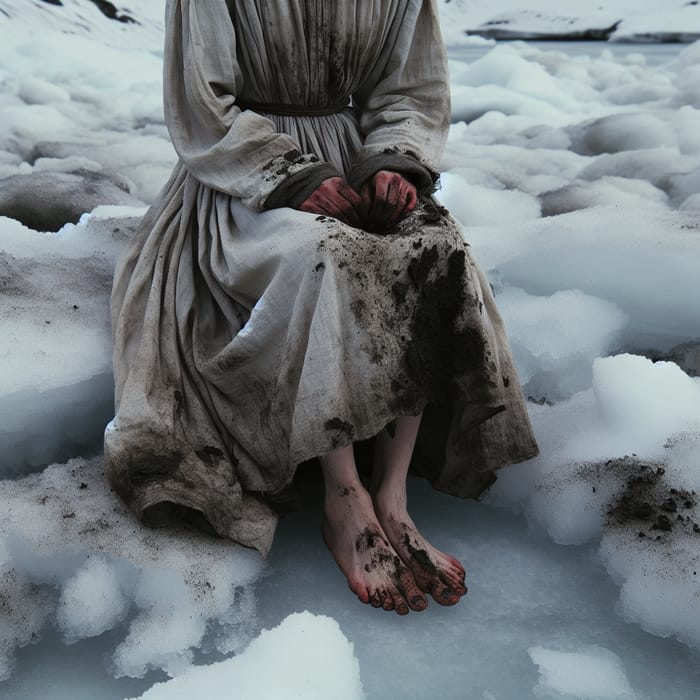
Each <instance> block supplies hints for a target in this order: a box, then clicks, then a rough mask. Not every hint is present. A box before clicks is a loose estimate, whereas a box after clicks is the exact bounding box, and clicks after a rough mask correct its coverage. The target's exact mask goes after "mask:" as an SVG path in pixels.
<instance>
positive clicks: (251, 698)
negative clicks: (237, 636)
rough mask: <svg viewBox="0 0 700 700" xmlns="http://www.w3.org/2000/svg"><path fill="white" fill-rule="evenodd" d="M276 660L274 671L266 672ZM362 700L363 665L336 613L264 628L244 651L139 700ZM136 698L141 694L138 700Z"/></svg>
mask: <svg viewBox="0 0 700 700" xmlns="http://www.w3.org/2000/svg"><path fill="white" fill-rule="evenodd" d="M271 659H274V660H275V665H274V671H273V672H267V673H261V670H262V669H267V668H269V665H270V660H271ZM202 696H206V697H207V698H208V700H227V699H228V698H235V697H239V698H246V700H278V698H290V699H291V698H300V699H301V698H303V699H304V700H328V698H333V700H362V699H363V698H364V697H365V694H364V692H363V690H362V681H361V680H360V666H359V663H358V661H357V658H356V657H355V656H354V654H353V645H352V644H351V643H350V642H348V640H347V639H346V638H345V636H344V635H343V633H342V632H341V630H340V627H339V626H338V623H337V622H336V621H335V620H333V619H332V618H329V617H325V616H318V615H312V614H311V613H308V612H304V613H295V614H293V615H290V616H289V617H287V618H285V619H284V620H283V621H282V622H281V623H280V624H279V625H278V626H277V627H275V628H274V629H272V630H263V632H262V633H261V634H260V636H259V637H257V638H256V639H255V640H253V642H251V644H250V645H249V646H248V648H247V649H246V650H245V651H244V652H243V653H242V654H240V655H239V656H236V657H234V658H233V659H229V660H228V661H222V662H220V663H218V664H213V665H211V666H206V667H199V668H194V669H192V670H191V671H189V672H187V673H185V674H183V675H182V676H179V677H178V678H175V679H174V680H172V681H169V682H168V683H162V684H159V685H156V686H154V687H153V688H152V689H151V690H148V691H147V692H146V693H144V694H143V695H142V696H140V698H138V700H179V699H182V700H188V699H189V698H192V697H202ZM134 700H136V699H134Z"/></svg>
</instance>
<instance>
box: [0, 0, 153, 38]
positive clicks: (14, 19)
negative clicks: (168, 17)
mask: <svg viewBox="0 0 700 700" xmlns="http://www.w3.org/2000/svg"><path fill="white" fill-rule="evenodd" d="M164 7H165V0H141V2H139V3H138V4H137V5H135V6H134V5H131V6H130V7H124V6H123V5H121V4H116V5H115V4H114V3H112V2H109V0H29V1H27V0H0V27H1V26H2V25H3V24H5V23H7V24H10V23H11V24H12V25H13V26H17V25H20V26H24V27H31V28H33V29H35V28H36V27H41V26H50V27H52V28H54V29H56V30H58V31H60V32H65V33H67V34H69V35H84V36H89V37H91V38H93V39H95V40H97V41H100V42H104V43H106V44H112V45H121V46H124V45H128V46H130V47H143V46H147V47H150V46H153V47H159V45H160V40H161V37H162V32H163V14H164Z"/></svg>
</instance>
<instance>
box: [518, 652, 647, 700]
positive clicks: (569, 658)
mask: <svg viewBox="0 0 700 700" xmlns="http://www.w3.org/2000/svg"><path fill="white" fill-rule="evenodd" d="M528 654H529V655H530V658H531V659H532V662H533V663H534V664H536V665H537V667H538V668H539V671H540V680H539V683H538V684H537V686H536V687H535V695H536V696H537V697H539V698H544V699H546V698H553V697H554V698H559V697H561V695H559V694H565V695H567V696H573V697H576V698H578V699H579V700H636V698H637V697H638V696H637V695H636V694H635V692H634V691H633V690H632V687H631V686H630V683H629V681H628V680H627V676H626V674H625V670H624V667H623V665H622V662H621V661H620V659H619V658H618V657H617V656H616V655H615V654H613V653H612V652H611V651H608V650H607V649H603V648H602V647H595V646H594V647H589V648H587V649H583V650H580V651H575V652H568V651H556V650H553V649H544V648H543V647H532V648H531V649H528Z"/></svg>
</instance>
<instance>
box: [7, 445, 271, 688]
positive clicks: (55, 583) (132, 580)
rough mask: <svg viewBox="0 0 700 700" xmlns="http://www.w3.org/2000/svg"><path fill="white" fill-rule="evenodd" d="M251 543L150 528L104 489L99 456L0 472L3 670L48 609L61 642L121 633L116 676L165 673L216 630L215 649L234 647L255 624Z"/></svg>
mask: <svg viewBox="0 0 700 700" xmlns="http://www.w3.org/2000/svg"><path fill="white" fill-rule="evenodd" d="M260 570H261V559H260V556H259V555H258V554H255V553H253V552H252V551H250V550H246V549H245V548H243V547H241V546H239V545H235V544H233V543H232V542H228V541H225V540H216V539H213V538H210V537H206V536H204V535H201V534H199V533H197V532H188V531H185V530H182V531H173V530H147V529H144V528H143V527H141V526H140V524H139V523H138V522H137V521H136V519H135V518H134V516H133V515H132V514H131V513H129V512H128V511H127V509H126V507H125V506H124V504H123V503H122V502H121V501H119V500H118V499H117V497H116V495H115V494H114V493H113V492H112V491H111V490H110V489H109V487H108V485H107V482H106V478H105V476H104V473H103V471H102V465H101V459H94V460H91V461H86V460H81V459H76V460H72V461H71V462H69V463H67V464H65V465H54V466H51V467H49V468H47V469H46V470H44V471H43V472H42V473H41V474H36V475H32V476H29V477H26V478H25V479H22V480H18V481H2V482H0V590H2V593H3V600H4V601H5V603H6V604H5V605H4V606H3V609H2V614H3V624H2V626H1V627H0V678H2V679H3V680H4V679H6V678H8V677H9V675H10V674H11V673H12V670H13V668H14V663H15V653H14V652H15V649H16V648H17V647H22V646H25V645H26V644H29V643H33V644H36V643H37V642H38V641H39V640H40V639H41V637H42V635H43V634H44V633H45V632H46V628H47V627H48V626H50V625H51V624H52V623H53V621H54V620H55V625H56V628H57V629H58V630H59V631H60V633H61V634H62V636H63V639H64V641H65V642H67V643H75V642H77V641H78V640H81V639H86V638H92V637H97V636H99V635H101V634H103V633H104V632H106V631H108V630H115V629H116V630H119V631H120V632H121V634H120V635H119V637H118V638H117V640H116V644H115V647H113V648H112V649H111V650H110V655H111V662H110V663H111V669H112V673H113V674H114V675H116V676H122V675H128V676H132V677H141V676H143V675H145V674H146V673H147V672H148V671H149V670H150V669H163V670H165V671H167V672H168V673H169V674H171V675H175V674H177V673H179V672H182V671H184V670H185V669H186V668H187V667H189V665H190V664H191V662H192V659H193V650H194V649H196V648H198V647H199V646H200V645H201V644H202V641H203V638H204V636H205V633H207V631H210V632H211V635H213V636H211V635H210V640H209V644H210V645H211V647H212V648H215V649H218V650H219V651H220V652H221V653H231V652H237V651H240V650H241V649H242V648H243V647H244V646H245V644H246V643H247V641H248V640H249V638H250V635H251V633H252V631H253V630H254V625H255V593H254V590H253V588H252V584H253V583H254V582H255V580H256V579H257V577H258V576H259V574H260Z"/></svg>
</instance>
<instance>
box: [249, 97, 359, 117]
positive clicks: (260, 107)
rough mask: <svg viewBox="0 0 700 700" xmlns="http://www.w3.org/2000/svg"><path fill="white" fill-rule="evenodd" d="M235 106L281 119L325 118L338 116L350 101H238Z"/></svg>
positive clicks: (345, 99) (347, 99)
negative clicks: (303, 103)
mask: <svg viewBox="0 0 700 700" xmlns="http://www.w3.org/2000/svg"><path fill="white" fill-rule="evenodd" d="M236 104H237V105H238V106H239V107H240V108H241V109H242V110H243V109H249V110H251V111H253V112H261V113H262V114H275V115H279V116H282V117H327V116H330V115H332V114H340V113H341V112H342V111H343V110H344V109H345V108H346V107H349V106H350V104H351V100H350V98H349V97H345V98H343V99H342V100H338V101H337V102H336V103H335V104H332V105H325V106H324V105H318V106H313V105H293V104H284V103H281V102H268V103H266V102H255V101H253V100H240V101H237V102H236Z"/></svg>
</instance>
